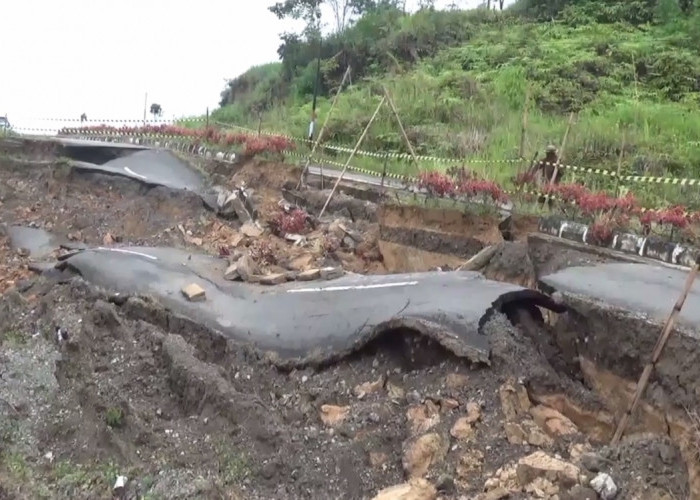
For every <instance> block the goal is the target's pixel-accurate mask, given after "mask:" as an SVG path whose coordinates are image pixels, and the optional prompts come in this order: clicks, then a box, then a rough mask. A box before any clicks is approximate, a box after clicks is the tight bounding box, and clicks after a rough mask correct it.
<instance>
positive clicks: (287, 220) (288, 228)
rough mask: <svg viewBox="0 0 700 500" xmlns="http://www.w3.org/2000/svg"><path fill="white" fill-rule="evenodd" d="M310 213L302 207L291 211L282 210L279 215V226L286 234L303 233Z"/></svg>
mask: <svg viewBox="0 0 700 500" xmlns="http://www.w3.org/2000/svg"><path fill="white" fill-rule="evenodd" d="M308 217H309V215H308V214H307V213H306V212H305V211H304V210H302V209H300V208H293V209H292V210H291V211H289V212H285V211H281V212H280V213H279V214H278V215H277V221H276V222H277V227H278V228H279V230H280V232H282V233H285V234H289V233H292V234H301V233H303V232H304V231H305V230H306V222H307V220H308Z"/></svg>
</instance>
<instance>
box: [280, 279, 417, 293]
mask: <svg viewBox="0 0 700 500" xmlns="http://www.w3.org/2000/svg"><path fill="white" fill-rule="evenodd" d="M417 284H418V282H417V281H401V282H398V283H376V284H374V285H354V286H353V285H348V286H327V287H317V288H294V289H292V290H287V293H301V292H340V291H343V290H369V289H373V288H390V287H395V286H413V285H417Z"/></svg>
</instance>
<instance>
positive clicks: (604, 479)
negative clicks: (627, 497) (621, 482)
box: [590, 472, 617, 500]
mask: <svg viewBox="0 0 700 500" xmlns="http://www.w3.org/2000/svg"><path fill="white" fill-rule="evenodd" d="M590 486H591V488H593V490H595V492H596V493H598V495H599V496H600V498H601V499H602V500H612V499H613V498H615V497H616V496H617V485H616V484H615V481H613V479H612V478H611V477H610V476H609V475H608V474H605V473H604V472H601V473H600V474H598V475H597V476H596V477H594V478H593V479H591V483H590Z"/></svg>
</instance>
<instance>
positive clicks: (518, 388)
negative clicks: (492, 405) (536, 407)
mask: <svg viewBox="0 0 700 500" xmlns="http://www.w3.org/2000/svg"><path fill="white" fill-rule="evenodd" d="M498 395H499V397H500V399H501V408H502V409H503V415H504V416H505V417H506V420H511V421H512V420H516V419H518V418H519V417H522V416H525V415H527V413H528V411H529V410H530V407H531V406H532V404H531V403H530V397H529V396H528V394H527V389H525V386H523V385H522V384H516V383H514V382H506V383H505V384H503V385H502V386H501V387H500V388H499V390H498Z"/></svg>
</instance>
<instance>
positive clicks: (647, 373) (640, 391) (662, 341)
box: [611, 257, 700, 445]
mask: <svg viewBox="0 0 700 500" xmlns="http://www.w3.org/2000/svg"><path fill="white" fill-rule="evenodd" d="M698 268H700V257H698V258H697V259H696V260H695V264H694V265H693V267H692V268H691V270H690V272H689V273H688V278H687V279H686V280H685V286H684V287H683V291H682V292H681V295H680V297H678V300H677V301H676V303H675V305H674V306H673V309H672V310H671V314H669V316H668V319H667V320H666V324H665V325H664V328H663V330H661V335H659V338H658V339H657V341H656V345H655V346H654V350H653V351H652V353H651V361H649V363H647V365H646V366H645V367H644V371H643V372H642V376H641V377H639V381H638V382H637V389H636V390H635V392H634V399H632V403H631V404H630V406H629V408H628V409H627V413H625V414H624V415H623V416H622V418H621V419H620V422H619V424H618V426H617V429H616V430H615V435H614V436H613V438H612V441H611V444H612V445H616V444H617V443H619V442H620V439H621V438H622V435H623V434H624V432H625V429H626V428H627V424H628V423H629V420H630V418H631V417H632V415H634V411H635V410H636V409H637V406H638V405H639V401H641V399H642V396H643V395H644V391H645V390H646V388H647V385H648V384H649V378H650V377H651V373H652V371H653V370H654V367H655V366H656V363H657V362H658V360H659V358H660V357H661V353H662V352H663V350H664V347H665V346H666V342H667V341H668V339H669V337H670V336H671V333H672V332H673V324H674V323H675V321H676V318H677V317H678V315H679V314H680V312H681V309H682V308H683V304H684V303H685V299H686V297H688V293H689V292H690V289H691V288H692V286H693V282H694V281H695V277H696V276H697V274H698Z"/></svg>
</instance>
